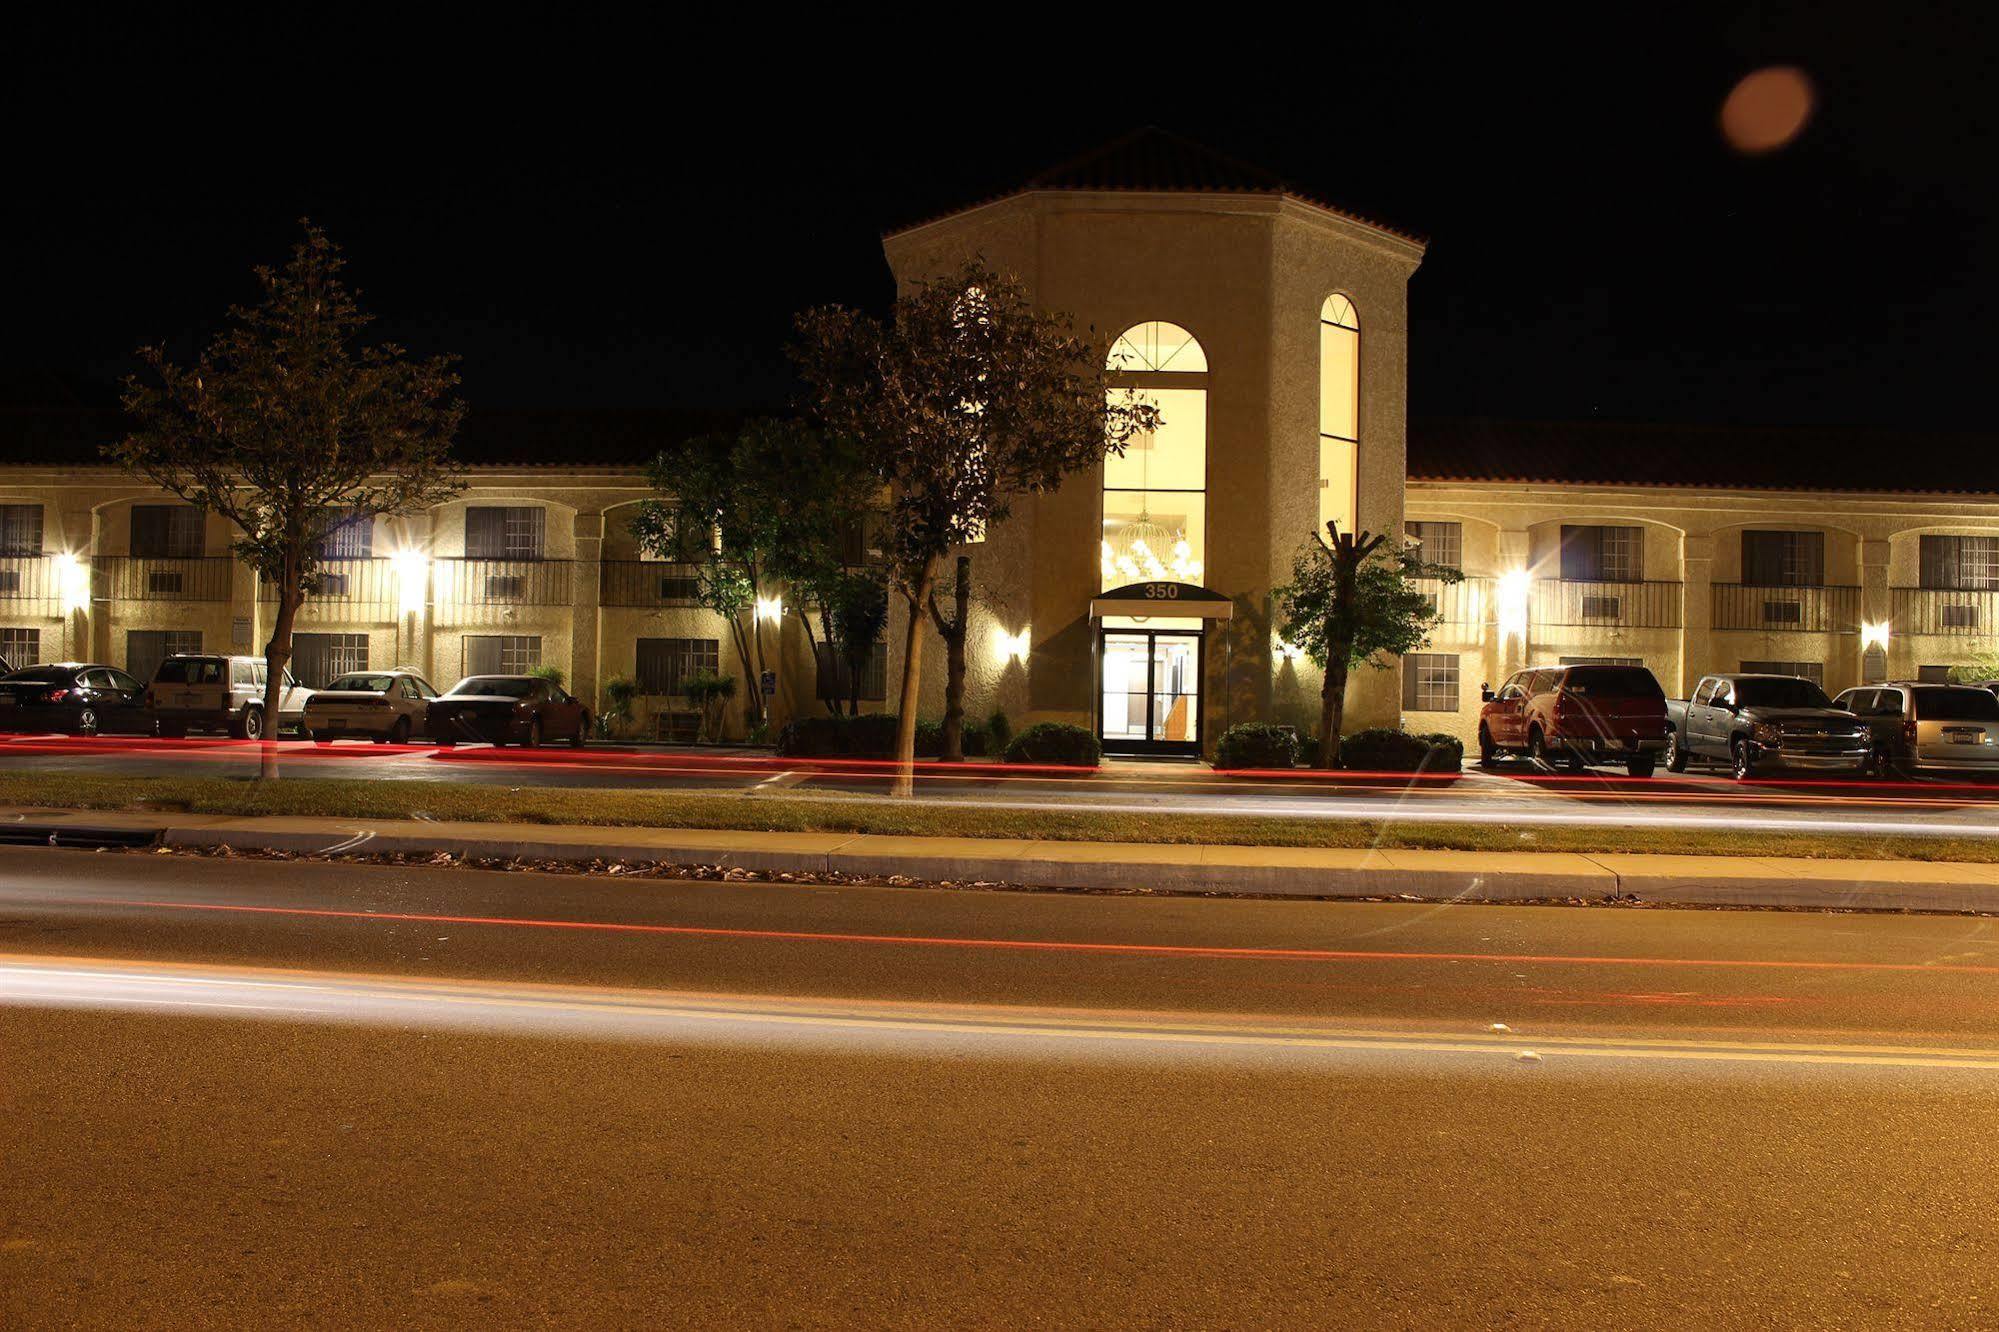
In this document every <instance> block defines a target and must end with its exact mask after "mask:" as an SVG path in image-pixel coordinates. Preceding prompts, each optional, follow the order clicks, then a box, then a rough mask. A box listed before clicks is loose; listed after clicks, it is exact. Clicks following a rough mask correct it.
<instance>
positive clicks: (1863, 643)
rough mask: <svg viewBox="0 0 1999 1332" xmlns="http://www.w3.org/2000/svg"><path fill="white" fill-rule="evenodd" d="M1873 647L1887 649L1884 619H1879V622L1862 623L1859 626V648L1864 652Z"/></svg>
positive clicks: (1886, 627)
mask: <svg viewBox="0 0 1999 1332" xmlns="http://www.w3.org/2000/svg"><path fill="white" fill-rule="evenodd" d="M1874 647H1878V648H1880V649H1881V650H1882V651H1883V652H1886V651H1887V650H1888V621H1886V620H1883V621H1881V622H1880V623H1879V624H1862V625H1861V626H1860V650H1861V651H1863V652H1865V651H1866V650H1867V649H1868V648H1874Z"/></svg>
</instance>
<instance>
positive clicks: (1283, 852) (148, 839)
mask: <svg viewBox="0 0 1999 1332" xmlns="http://www.w3.org/2000/svg"><path fill="white" fill-rule="evenodd" d="M0 832H4V833H5V834H6V835H7V836H6V840H10V841H16V842H23V843H28V844H41V843H48V844H52V845H90V844H94V843H100V842H102V841H105V840H111V841H115V842H118V843H120V844H126V845H162V846H169V847H190V848H201V847H218V846H229V847H234V848H237V849H239V850H270V851H290V852H296V853H310V854H328V853H331V854H343V853H345V854H354V855H386V854H394V853H398V852H400V853H403V854H415V855H425V854H431V853H435V852H438V851H445V852H449V853H451V854H453V855H456V856H472V857H492V858H500V859H505V858H510V857H521V858H523V859H537V860H572V861H574V860H591V859H598V858H601V859H605V860H632V861H656V862H661V863H666V864H685V865H717V866H723V867H731V868H740V869H746V870H752V871H758V872H765V873H791V874H824V873H828V872H834V873H839V874H843V875H850V876H856V877H866V878H881V879H887V878H895V877H906V878H911V879H918V880H925V881H945V882H953V883H1008V884H1016V885H1020V886H1023V887H1033V888H1085V889H1143V890H1151V891H1155V892H1173V893H1218V894H1230V893H1240V894H1259V895H1261V894H1268V895H1276V896H1298V897H1394V896H1409V897H1419V898H1435V899H1451V898H1456V899H1464V900H1471V901H1495V902H1497V901H1520V900H1526V899H1535V898H1590V899H1600V898H1605V897H1612V896H1635V897H1637V898H1640V899H1642V900H1644V901H1649V902H1675V903H1686V904H1699V905H1708V906H1754V907H1779V906H1782V907H1819V908H1826V907H1859V908H1867V909H1873V910H1916V911H1993V912H1999V864H1988V865H1962V864H1941V863H1933V862H1925V861H1894V860H1798V859H1787V858H1777V857H1770V858H1764V857H1755V856H1669V855H1620V854H1589V855H1584V854H1576V853H1570V852H1532V851H1516V852H1491V853H1486V852H1470V851H1393V850H1384V851H1350V850H1349V851H1333V850H1320V849H1316V848H1294V847H1254V846H1169V845H1150V844H1147V845H1140V844H1130V843H1117V842H1043V841H1025V840H1022V841H1010V840H999V839H991V840H988V839H980V838H959V837H887V836H875V835H858V834H852V833H772V832H735V831H706V830H701V829H683V828H595V827H576V826H553V825H541V824H519V823H438V822H429V821H423V820H370V819H320V818H285V817H262V818H231V817H226V816H222V815H202V814H153V813H146V814H139V813H111V812H103V811H95V810H38V809H27V808H16V809H5V810H0Z"/></svg>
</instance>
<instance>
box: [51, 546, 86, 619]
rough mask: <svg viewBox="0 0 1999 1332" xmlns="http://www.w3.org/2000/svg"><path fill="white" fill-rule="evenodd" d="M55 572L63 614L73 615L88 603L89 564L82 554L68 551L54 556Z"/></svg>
mask: <svg viewBox="0 0 1999 1332" xmlns="http://www.w3.org/2000/svg"><path fill="white" fill-rule="evenodd" d="M55 574H56V595H57V596H58V597H59V598H60V599H61V601H62V612H63V614H65V615H73V614H75V613H76V612H77V611H80V610H83V609H84V608H86V607H87V606H89V605H90V566H89V565H88V564H87V563H85V562H84V560H83V557H82V556H80V555H72V554H70V553H69V552H68V551H64V552H63V553H62V554H60V555H58V556H56V559H55Z"/></svg>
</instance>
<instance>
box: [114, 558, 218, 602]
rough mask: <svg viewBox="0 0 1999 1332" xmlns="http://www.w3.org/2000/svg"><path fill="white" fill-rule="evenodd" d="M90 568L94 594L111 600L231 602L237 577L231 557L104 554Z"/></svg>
mask: <svg viewBox="0 0 1999 1332" xmlns="http://www.w3.org/2000/svg"><path fill="white" fill-rule="evenodd" d="M90 568H91V573H92V576H93V578H92V581H93V584H94V586H93V589H92V595H93V596H97V597H101V598H103V599H105V600H109V601H228V600H230V599H231V595H232V592H233V588H234V582H235V577H236V561H235V559H234V558H233V557H232V556H228V555H196V556H189V557H185V558H177V559H176V558H167V557H163V556H154V555H101V556H97V557H95V558H93V559H92V560H91V562H90Z"/></svg>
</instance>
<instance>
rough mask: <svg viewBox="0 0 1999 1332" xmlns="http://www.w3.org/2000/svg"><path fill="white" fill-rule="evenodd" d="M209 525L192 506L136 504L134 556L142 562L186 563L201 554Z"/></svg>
mask: <svg viewBox="0 0 1999 1332" xmlns="http://www.w3.org/2000/svg"><path fill="white" fill-rule="evenodd" d="M205 528H206V523H205V520H204V519H203V517H202V514H201V510H200V509H197V508H195V507H194V506H193V505H191V504H134V505H133V506H132V554H134V555H136V556H138V557H139V558H141V559H152V560H187V559H194V558H196V557H197V556H199V555H200V554H201V553H202V545H203V541H204V539H205Z"/></svg>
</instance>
